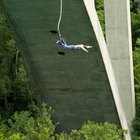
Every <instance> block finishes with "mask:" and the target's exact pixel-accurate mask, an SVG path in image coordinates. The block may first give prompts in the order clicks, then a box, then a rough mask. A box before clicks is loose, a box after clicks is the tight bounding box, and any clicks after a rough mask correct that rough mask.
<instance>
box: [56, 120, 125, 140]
mask: <svg viewBox="0 0 140 140" xmlns="http://www.w3.org/2000/svg"><path fill="white" fill-rule="evenodd" d="M122 136H123V131H122V130H121V129H119V128H118V127H117V126H116V125H115V124H110V123H108V122H106V123H104V124H98V123H93V122H87V123H85V124H84V125H83V126H82V128H81V129H80V130H72V132H71V133H70V134H65V133H61V134H60V135H57V140H115V139H116V140H123V139H124V138H123V137H122Z"/></svg>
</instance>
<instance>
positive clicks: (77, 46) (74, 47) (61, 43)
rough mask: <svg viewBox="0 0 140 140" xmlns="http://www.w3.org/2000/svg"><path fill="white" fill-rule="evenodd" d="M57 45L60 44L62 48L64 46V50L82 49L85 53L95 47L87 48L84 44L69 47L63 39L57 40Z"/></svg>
mask: <svg viewBox="0 0 140 140" xmlns="http://www.w3.org/2000/svg"><path fill="white" fill-rule="evenodd" d="M56 43H57V44H59V45H60V46H62V47H63V48H66V49H71V50H75V49H82V50H84V51H85V52H88V50H87V49H89V48H92V47H93V46H87V45H83V44H78V45H68V44H67V43H66V42H65V40H64V39H63V38H60V39H59V40H57V42H56Z"/></svg>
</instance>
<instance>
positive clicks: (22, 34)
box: [2, 0, 135, 140]
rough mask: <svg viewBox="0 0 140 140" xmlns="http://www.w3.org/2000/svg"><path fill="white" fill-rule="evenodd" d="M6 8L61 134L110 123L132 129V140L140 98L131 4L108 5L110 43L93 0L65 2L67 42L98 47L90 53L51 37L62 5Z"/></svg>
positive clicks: (49, 0)
mask: <svg viewBox="0 0 140 140" xmlns="http://www.w3.org/2000/svg"><path fill="white" fill-rule="evenodd" d="M2 2H3V6H4V8H5V11H6V13H7V15H8V17H9V20H10V22H11V24H12V26H13V29H14V31H15V34H16V36H17V42H18V45H19V49H20V52H21V54H22V57H23V60H24V63H25V66H26V68H27V71H28V75H29V77H30V80H31V83H32V86H33V89H34V91H35V93H36V94H37V98H38V101H39V102H43V101H44V102H46V103H47V104H48V105H51V106H52V107H53V108H54V110H55V114H54V116H53V120H54V121H55V122H60V125H58V127H57V129H58V131H65V132H69V131H71V129H79V128H80V127H81V125H82V124H83V122H86V121H88V120H90V121H95V122H105V121H109V122H113V123H116V124H119V125H121V126H122V128H123V129H127V130H128V134H127V135H126V138H127V140H130V139H131V138H130V128H131V121H132V120H133V118H134V116H135V100H134V99H135V95H134V82H133V62H132V44H131V25H130V11H129V2H128V1H127V0H123V1H122V0H105V21H106V41H105V39H104V36H103V33H102V29H101V26H100V23H99V20H98V17H97V13H96V10H95V7H94V1H93V0H76V1H75V0H69V1H68V0H63V15H62V21H61V25H60V30H61V33H62V37H64V38H65V40H66V41H67V42H68V43H69V44H79V43H83V44H87V45H92V46H93V48H92V49H91V50H89V53H86V52H84V51H82V50H75V51H71V50H66V49H64V48H61V47H59V46H57V45H56V43H55V42H56V40H57V39H58V35H57V34H52V32H51V31H55V30H56V29H57V22H58V18H59V12H60V0H55V1H54V0H40V1H39V0H30V1H25V0H20V1H19V0H12V1H11V0H2ZM120 15H121V16H120ZM59 52H61V53H59ZM60 54H63V55H60Z"/></svg>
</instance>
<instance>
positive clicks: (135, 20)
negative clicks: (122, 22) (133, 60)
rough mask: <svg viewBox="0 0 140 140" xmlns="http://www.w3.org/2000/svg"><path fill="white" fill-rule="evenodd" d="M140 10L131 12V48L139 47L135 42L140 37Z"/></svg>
mask: <svg viewBox="0 0 140 140" xmlns="http://www.w3.org/2000/svg"><path fill="white" fill-rule="evenodd" d="M139 19H140V10H137V11H136V12H131V21H132V42H133V48H135V47H140V45H139V44H137V43H138V42H137V41H138V39H139V38H140V20H139Z"/></svg>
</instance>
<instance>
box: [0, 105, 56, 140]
mask: <svg viewBox="0 0 140 140" xmlns="http://www.w3.org/2000/svg"><path fill="white" fill-rule="evenodd" d="M51 114H52V109H51V108H50V107H47V106H46V105H45V104H42V106H41V109H39V108H37V107H34V110H32V111H21V112H15V113H14V115H13V116H12V117H11V118H10V119H9V120H8V121H7V122H6V123H5V124H1V125H0V137H1V139H6V140H7V139H8V140H54V130H55V125H54V124H53V122H52V120H51Z"/></svg>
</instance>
